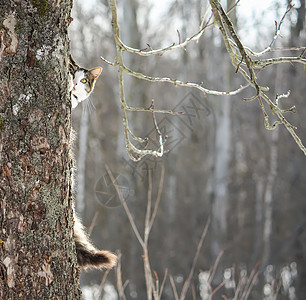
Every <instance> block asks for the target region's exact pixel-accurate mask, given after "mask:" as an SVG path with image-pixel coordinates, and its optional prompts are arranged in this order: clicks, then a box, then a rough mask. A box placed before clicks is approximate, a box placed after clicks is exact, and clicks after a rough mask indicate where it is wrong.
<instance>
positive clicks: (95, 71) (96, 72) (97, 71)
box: [89, 67, 102, 80]
mask: <svg viewBox="0 0 306 300" xmlns="http://www.w3.org/2000/svg"><path fill="white" fill-rule="evenodd" d="M89 72H90V74H91V75H92V76H93V78H94V80H96V79H97V78H98V77H99V76H100V74H101V72H102V67H96V68H93V69H91V70H89Z"/></svg>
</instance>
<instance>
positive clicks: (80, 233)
mask: <svg viewBox="0 0 306 300" xmlns="http://www.w3.org/2000/svg"><path fill="white" fill-rule="evenodd" d="M101 72H102V68H101V67H96V68H93V69H91V70H86V69H84V68H81V67H79V66H78V65H77V64H76V63H75V61H74V60H73V58H72V57H71V56H70V64H69V73H70V79H71V80H70V81H71V82H70V87H69V89H70V92H71V106H72V109H74V108H76V107H77V105H78V104H79V103H81V102H82V101H84V100H85V99H86V98H88V96H89V95H90V94H91V93H92V91H93V89H94V86H95V83H96V80H97V79H98V77H99V76H100V74H101ZM74 241H75V246H76V252H77V262H78V265H79V266H80V267H81V268H84V269H89V268H94V269H102V268H105V269H111V268H112V267H114V266H115V265H116V262H117V256H116V255H115V254H113V253H111V252H110V251H106V250H98V249H96V248H95V247H94V246H93V244H92V243H91V241H90V239H89V237H88V236H87V234H86V231H85V228H84V226H83V225H82V223H81V221H80V219H79V218H78V217H77V216H76V214H75V213H74Z"/></svg>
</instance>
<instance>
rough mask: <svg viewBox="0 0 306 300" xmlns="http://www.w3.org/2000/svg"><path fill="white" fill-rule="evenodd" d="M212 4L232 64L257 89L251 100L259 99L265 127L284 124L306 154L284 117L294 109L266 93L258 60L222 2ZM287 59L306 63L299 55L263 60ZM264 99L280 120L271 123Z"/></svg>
mask: <svg viewBox="0 0 306 300" xmlns="http://www.w3.org/2000/svg"><path fill="white" fill-rule="evenodd" d="M210 4H211V6H212V10H213V14H214V17H215V20H216V22H217V24H218V26H219V29H220V32H221V34H222V37H223V41H224V44H225V47H226V50H227V52H228V54H229V56H230V58H231V61H232V64H233V66H234V67H235V68H236V70H238V71H239V72H240V73H241V74H242V75H243V77H244V78H245V79H246V80H247V82H249V83H250V84H251V85H252V86H253V87H254V88H255V90H256V96H255V97H252V98H251V99H249V100H252V99H256V98H257V99H258V101H259V105H260V107H261V109H262V112H263V116H264V125H265V128H266V129H268V130H273V129H274V128H275V127H276V126H277V125H279V124H282V125H284V126H285V127H286V129H287V130H288V131H289V133H290V134H291V136H292V137H293V139H294V140H295V142H296V143H297V145H298V146H299V148H300V149H301V150H302V151H303V153H304V154H305V155H306V148H305V146H304V145H303V143H302V141H301V139H300V138H299V137H298V136H297V134H296V133H295V131H294V130H295V129H296V128H295V127H294V126H293V125H291V124H290V123H289V122H288V121H287V119H286V118H285V117H284V115H283V114H284V113H285V112H289V111H290V112H292V111H294V109H289V110H282V109H280V108H279V107H278V106H277V105H276V104H275V103H274V102H273V101H272V100H271V99H270V98H269V97H268V96H267V95H266V94H265V93H264V89H263V88H262V87H260V86H259V85H258V83H257V81H256V76H255V72H254V68H255V65H256V61H253V60H252V59H251V58H250V57H249V56H248V55H247V53H246V50H245V48H244V46H243V45H242V43H241V41H240V39H239V38H238V36H237V34H236V32H235V30H234V28H233V25H232V23H231V21H230V20H229V18H228V16H227V15H226V13H225V12H224V10H223V8H222V6H221V4H220V2H219V1H218V0H210ZM227 32H229V34H230V36H231V37H232V39H233V41H234V42H235V44H236V46H235V47H236V48H237V49H238V50H239V52H240V55H241V58H242V59H243V61H244V63H245V65H246V67H247V69H248V72H249V74H247V72H246V71H245V70H244V69H243V67H242V66H240V67H238V66H239V63H240V60H239V59H238V58H237V54H236V51H235V50H234V49H233V41H230V39H229V36H228V34H227ZM285 61H290V62H292V61H295V62H300V63H303V64H304V63H305V58H303V57H299V58H277V59H267V60H261V62H262V65H263V66H266V65H268V64H269V63H271V64H275V63H279V62H285ZM257 64H258V65H260V63H257ZM261 99H263V100H264V101H265V102H266V103H267V104H268V106H269V108H270V110H271V112H272V113H274V114H275V115H276V116H277V117H278V121H277V122H274V123H273V124H272V125H270V123H269V116H268V114H267V112H266V110H265V107H264V104H263V102H262V100H261Z"/></svg>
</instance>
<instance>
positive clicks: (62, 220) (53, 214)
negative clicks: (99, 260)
mask: <svg viewBox="0 0 306 300" xmlns="http://www.w3.org/2000/svg"><path fill="white" fill-rule="evenodd" d="M70 10H71V1H68V0H63V1H51V0H48V1H47V0H40V1H38V0H33V1H26V0H21V1H10V0H3V1H1V4H0V61H1V64H0V124H1V125H0V132H1V133H0V139H1V141H0V212H1V213H0V298H1V299H80V289H79V284H78V281H79V271H78V268H77V262H76V255H75V246H74V241H73V213H72V188H71V173H72V162H71V159H70V156H69V151H70V115H71V109H70V106H71V105H70V96H69V93H68V86H67V84H68V62H69V59H68V50H69V48H68V36H67V27H68V25H69V22H70Z"/></svg>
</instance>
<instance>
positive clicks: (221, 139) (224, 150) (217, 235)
mask: <svg viewBox="0 0 306 300" xmlns="http://www.w3.org/2000/svg"><path fill="white" fill-rule="evenodd" d="M234 2H235V1H233V0H228V1H227V7H228V8H230V7H232V6H233V4H234ZM231 20H232V22H233V24H234V26H235V25H236V23H237V22H236V18H235V11H233V14H231ZM215 48H217V47H216V46H215ZM213 51H216V50H213ZM219 51H220V52H222V53H220V54H219V56H216V61H214V62H213V64H214V68H216V67H217V64H218V62H217V61H218V60H219V59H220V57H224V55H223V52H224V51H226V50H225V48H224V47H222V49H220V50H219ZM212 53H213V52H212ZM215 55H216V54H215ZM232 68H233V67H232V65H231V63H230V62H229V61H228V60H227V61H224V62H223V63H222V64H221V69H220V70H219V72H215V70H214V72H213V73H216V74H223V75H222V77H221V80H220V76H219V77H218V78H216V81H217V82H220V85H219V86H220V89H224V90H231V89H232V75H231V72H232ZM213 76H214V75H213ZM217 76H218V75H217ZM214 108H215V114H216V120H215V126H216V135H215V151H214V160H213V170H214V173H213V179H212V188H211V193H212V202H211V203H212V208H211V214H212V225H211V226H212V232H213V233H212V234H213V241H212V257H213V259H216V257H217V255H218V254H219V253H220V251H221V250H222V248H223V246H224V242H225V238H226V234H227V227H228V224H227V219H228V217H227V208H228V183H229V178H228V176H229V161H230V153H231V134H232V133H231V126H232V125H231V118H232V117H231V98H230V97H226V99H225V98H224V97H222V99H221V98H220V99H219V100H218V101H216V102H215V106H214Z"/></svg>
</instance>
